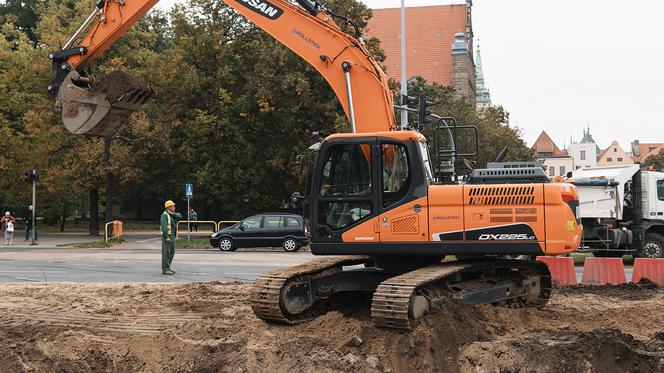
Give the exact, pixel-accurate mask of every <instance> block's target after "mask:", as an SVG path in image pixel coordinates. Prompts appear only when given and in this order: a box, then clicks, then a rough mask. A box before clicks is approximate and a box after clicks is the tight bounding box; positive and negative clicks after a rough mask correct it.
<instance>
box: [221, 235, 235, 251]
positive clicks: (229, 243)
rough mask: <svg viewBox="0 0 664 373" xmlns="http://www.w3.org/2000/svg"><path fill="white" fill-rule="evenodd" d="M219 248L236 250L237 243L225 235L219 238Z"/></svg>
mask: <svg viewBox="0 0 664 373" xmlns="http://www.w3.org/2000/svg"><path fill="white" fill-rule="evenodd" d="M219 250H221V251H235V244H234V243H233V240H231V239H230V238H228V237H224V238H222V239H220V240H219Z"/></svg>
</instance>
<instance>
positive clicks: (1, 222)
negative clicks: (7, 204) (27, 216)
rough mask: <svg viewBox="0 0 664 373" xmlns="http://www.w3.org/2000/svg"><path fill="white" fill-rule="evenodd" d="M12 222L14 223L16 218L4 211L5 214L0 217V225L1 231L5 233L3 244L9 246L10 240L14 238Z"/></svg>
mask: <svg viewBox="0 0 664 373" xmlns="http://www.w3.org/2000/svg"><path fill="white" fill-rule="evenodd" d="M14 224H16V218H14V217H13V216H12V214H10V213H9V211H6V212H5V216H3V217H2V219H0V226H2V231H3V232H4V235H5V246H11V245H12V240H13V239H14Z"/></svg>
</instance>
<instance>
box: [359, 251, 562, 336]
mask: <svg viewBox="0 0 664 373" xmlns="http://www.w3.org/2000/svg"><path fill="white" fill-rule="evenodd" d="M496 268H503V269H511V270H516V271H520V272H521V273H523V274H524V275H525V274H528V275H535V276H539V279H540V281H539V288H540V291H539V294H537V295H536V296H535V297H530V298H527V299H519V298H517V299H506V302H503V305H505V306H517V307H519V306H526V307H543V306H544V305H546V303H547V302H548V300H549V297H550V294H551V276H550V273H549V270H548V268H547V267H546V265H545V264H544V263H540V262H533V261H525V260H488V261H481V262H450V263H440V264H434V265H429V266H426V267H422V268H419V269H417V270H414V271H411V272H407V273H404V274H402V275H399V276H396V277H392V278H390V279H388V280H386V281H384V282H382V283H381V284H380V285H379V286H378V288H377V289H376V291H375V292H374V296H373V301H372V305H371V317H372V319H373V323H374V325H376V326H377V327H382V328H390V329H404V330H410V329H413V328H414V326H415V324H416V319H417V315H413V307H414V306H413V301H414V299H415V298H416V295H417V292H418V291H419V290H421V289H422V288H423V287H424V286H436V285H438V286H437V287H438V289H437V290H438V291H439V292H442V293H447V294H445V295H444V298H447V299H450V298H452V299H454V298H456V297H455V296H454V294H453V292H452V291H451V290H450V289H448V288H447V286H446V284H445V283H446V280H453V279H454V278H455V277H456V278H459V277H460V276H461V275H462V274H463V273H464V272H469V271H485V270H486V271H491V270H493V269H496ZM440 303H442V302H439V304H440ZM439 304H438V305H439Z"/></svg>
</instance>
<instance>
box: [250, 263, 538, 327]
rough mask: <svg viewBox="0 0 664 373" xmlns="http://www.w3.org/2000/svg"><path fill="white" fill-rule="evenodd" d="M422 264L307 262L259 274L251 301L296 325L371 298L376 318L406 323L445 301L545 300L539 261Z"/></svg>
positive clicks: (262, 312)
mask: <svg viewBox="0 0 664 373" xmlns="http://www.w3.org/2000/svg"><path fill="white" fill-rule="evenodd" d="M400 262H403V260H400ZM383 263H385V264H387V265H385V266H384V267H385V268H382V267H383V266H382V265H381V264H383ZM407 263H408V262H407ZM424 263H426V262H423V266H421V267H419V268H416V269H414V270H413V269H412V262H411V263H408V264H407V265H406V266H404V267H401V269H402V270H401V271H400V270H399V268H400V266H395V263H393V262H392V263H387V262H385V259H384V258H378V259H373V258H370V257H336V258H326V259H322V260H317V261H312V262H309V263H305V264H302V265H299V266H295V267H291V268H288V269H285V270H279V271H275V272H271V273H266V274H264V275H262V276H260V277H259V278H258V279H257V280H256V285H255V287H254V291H253V292H252V294H251V299H250V300H251V306H252V309H253V311H254V313H255V314H256V315H257V316H258V317H260V318H261V319H263V320H265V321H270V322H277V323H285V324H294V323H297V322H301V321H305V320H309V319H312V318H314V317H316V316H318V315H320V314H321V313H325V312H327V311H328V310H330V309H333V308H335V307H337V308H343V307H344V306H346V305H348V304H350V303H354V302H357V300H358V299H361V298H365V299H366V298H369V297H372V301H371V318H372V319H373V322H374V325H376V326H378V327H382V328H391V329H404V330H410V329H413V328H414V327H415V325H416V324H417V320H418V319H419V318H421V317H422V316H424V315H425V314H426V313H428V312H430V311H433V310H435V309H436V308H438V307H439V306H440V305H442V304H443V303H445V302H447V301H451V300H455V301H459V302H462V303H464V304H483V303H487V304H493V305H499V306H506V307H543V306H544V305H546V303H547V301H548V299H549V296H550V293H551V277H550V274H549V270H548V268H547V266H546V265H545V264H543V263H540V262H535V261H529V260H506V259H489V258H487V259H483V260H467V261H454V262H437V263H431V264H424Z"/></svg>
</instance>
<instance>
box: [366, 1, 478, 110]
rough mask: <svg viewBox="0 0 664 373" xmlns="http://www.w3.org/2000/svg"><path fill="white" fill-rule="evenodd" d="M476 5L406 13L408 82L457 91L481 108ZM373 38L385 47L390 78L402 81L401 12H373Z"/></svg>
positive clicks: (370, 30)
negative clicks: (475, 58)
mask: <svg viewBox="0 0 664 373" xmlns="http://www.w3.org/2000/svg"><path fill="white" fill-rule="evenodd" d="M471 8H472V1H471V0H467V1H466V3H465V4H450V5H435V6H421V7H407V8H406V77H407V78H408V79H411V78H413V77H415V76H421V77H423V78H424V79H426V80H427V81H428V82H436V83H439V84H442V85H446V86H452V87H454V88H455V89H456V90H457V91H458V92H459V93H460V94H462V95H464V96H465V97H467V98H468V101H469V102H470V103H471V104H473V105H475V94H476V87H475V84H476V83H475V80H476V77H475V62H474V61H473V28H472V18H471ZM366 33H367V35H370V36H375V37H377V38H378V39H380V41H381V47H382V48H383V50H384V51H385V55H386V57H387V58H386V60H385V62H384V64H385V66H386V68H387V69H386V71H385V72H386V74H387V76H388V77H389V78H391V79H394V80H395V81H397V82H398V81H400V79H401V9H400V8H389V9H373V17H372V18H371V19H370V20H369V24H368V26H367V29H366Z"/></svg>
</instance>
